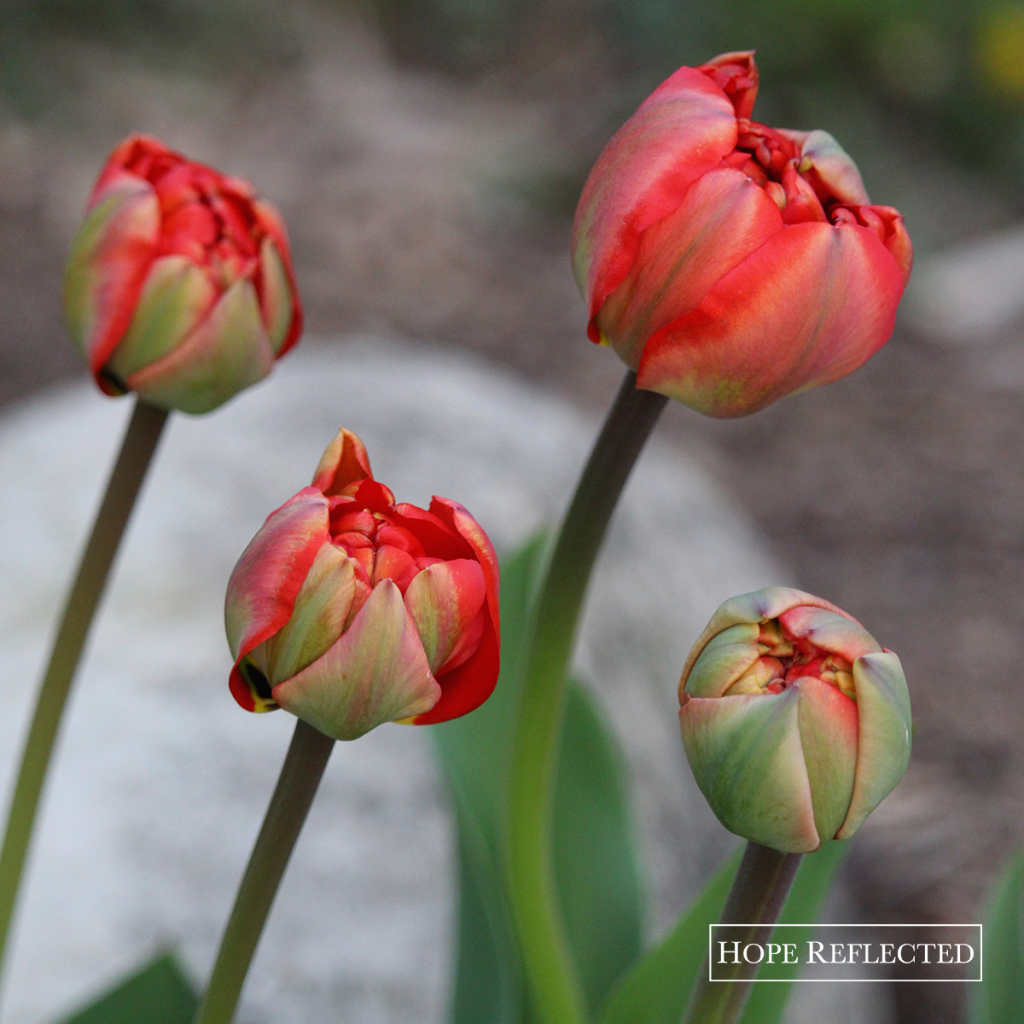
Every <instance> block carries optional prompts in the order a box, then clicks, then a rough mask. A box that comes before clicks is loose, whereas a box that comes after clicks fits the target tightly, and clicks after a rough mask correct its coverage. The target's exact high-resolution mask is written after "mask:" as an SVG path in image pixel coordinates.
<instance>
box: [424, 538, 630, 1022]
mask: <svg viewBox="0 0 1024 1024" xmlns="http://www.w3.org/2000/svg"><path fill="white" fill-rule="evenodd" d="M543 554H544V539H543V538H537V539H535V540H533V541H531V542H530V543H529V544H528V545H526V546H525V547H524V548H523V549H521V550H520V551H519V552H517V553H516V554H514V555H513V556H511V557H510V558H508V559H507V560H506V561H505V562H504V563H503V565H502V571H501V618H502V666H501V675H500V677H499V679H498V685H497V688H496V690H495V693H494V695H493V696H492V697H491V698H490V699H489V700H488V701H487V702H486V703H485V704H484V705H483V706H482V707H480V708H478V709H477V710H476V711H474V712H473V713H472V714H471V715H467V716H465V717H464V718H460V719H456V720H455V721H453V722H445V723H442V724H440V725H436V726H434V727H433V728H432V732H433V734H434V737H435V740H436V746H437V751H438V755H439V758H440V762H441V765H442V768H443V770H444V773H445V775H446V777H447V779H448V782H449V788H450V791H451V794H452V801H453V804H454V807H455V814H456V821H457V825H458V830H459V881H460V898H459V917H458V922H459V941H458V947H459V951H458V957H457V967H456V978H455V987H454V993H453V1005H452V1013H451V1020H452V1021H453V1024H522V1022H523V1021H524V1020H525V1019H526V1014H527V1010H526V1008H525V995H524V993H525V990H524V986H523V980H522V973H521V966H520V963H519V958H518V952H517V950H516V945H515V937H514V932H513V930H512V926H511V918H510V910H509V902H508V897H507V894H506V891H505V889H504V885H503V878H502V864H503V843H502V836H501V820H502V815H501V813H500V812H501V807H502V801H503V800H504V798H505V792H506V779H507V771H508V765H509V761H510V755H511V749H512V729H513V728H514V725H515V709H516V703H517V701H518V699H519V694H520V692H521V670H522V664H523V660H524V659H523V655H524V645H525V641H526V632H527V626H528V616H529V605H530V598H531V596H532V593H533V590H534V582H535V580H536V576H537V573H538V571H539V569H540V567H541V565H542V564H543ZM554 844H555V866H556V873H557V878H558V884H559V893H560V899H561V904H562V906H561V909H562V914H563V917H564V920H565V923H566V930H567V933H568V936H569V941H570V943H571V945H572V948H573V951H574V953H575V954H576V959H577V962H578V964H579V968H580V974H581V981H582V984H583V989H584V992H585V994H586V997H587V1001H588V1003H589V1004H590V1006H591V1008H592V1010H593V1011H594V1012H595V1013H596V1011H597V1009H598V1008H599V1007H600V1005H601V1004H602V1003H603V1002H604V1000H605V998H606V997H607V994H608V991H609V989H610V988H611V987H612V986H613V985H614V984H615V983H616V980H617V979H618V977H619V976H620V975H621V974H622V973H623V972H624V971H625V970H626V969H627V968H628V967H629V965H630V964H631V963H632V961H633V960H634V959H635V958H636V956H637V955H638V953H639V949H640V929H641V921H642V917H643V913H642V896H641V893H642V887H641V884H640V871H639V867H638V862H637V857H636V852H635V844H634V837H633V829H632V819H631V814H630V809H629V800H628V791H627V786H626V783H625V774H624V769H623V762H622V759H621V757H620V754H619V752H618V750H617V748H616V746H615V743H614V741H613V738H612V736H611V734H610V732H609V731H608V729H607V728H606V727H605V726H604V724H603V723H602V721H601V718H600V716H599V714H598V711H597V708H596V707H595V706H594V703H593V701H592V700H591V698H590V697H589V696H588V695H587V693H586V691H585V690H584V689H583V688H582V687H581V686H580V685H579V684H577V683H573V684H572V685H571V686H570V689H569V697H568V701H567V706H566V716H565V725H564V732H563V740H562V748H561V753H560V759H559V775H558V786H557V788H556V792H555V827H554Z"/></svg>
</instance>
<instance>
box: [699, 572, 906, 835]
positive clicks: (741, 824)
mask: <svg viewBox="0 0 1024 1024" xmlns="http://www.w3.org/2000/svg"><path fill="white" fill-rule="evenodd" d="M679 700H680V705H681V707H680V711H679V721H680V725H681V727H682V733H683V746H684V747H685V749H686V756H687V758H688V759H689V762H690V767H691V768H692V769H693V774H694V776H695V777H696V779H697V784H698V785H699V786H700V788H701V791H702V792H703V793H704V795H705V796H706V797H707V799H708V802H709V803H710V804H711V808H712V810H713V811H714V812H715V814H716V815H717V816H718V819H719V821H721V822H722V824H723V825H725V827H726V828H727V829H729V830H730V831H731V832H735V833H736V834H737V835H741V836H743V837H745V838H747V839H752V840H754V841H755V842H757V843H761V844H762V845H764V846H770V847H773V848H775V849H776V850H782V851H784V852H786V853H807V852H810V851H811V850H815V849H817V848H818V846H819V845H820V844H821V843H822V842H824V841H826V840H829V839H833V838H835V839H847V838H849V837H850V836H851V835H853V833H854V832H856V831H857V829H858V828H860V826H861V824H862V823H863V821H864V819H865V818H866V817H867V816H868V815H869V814H870V813H871V812H872V811H873V810H874V809H875V807H877V806H878V804H879V803H880V802H881V801H882V800H883V799H884V798H885V797H886V796H887V795H888V794H889V793H890V792H891V791H892V789H893V788H894V787H895V786H896V783H897V782H899V780H900V779H901V778H902V777H903V773H904V772H905V771H906V768H907V762H908V760H909V758H910V697H909V695H908V693H907V684H906V680H905V679H904V677H903V669H902V668H901V667H900V661H899V658H897V657H896V655H895V654H893V653H892V651H887V650H884V649H883V648H881V647H879V645H878V643H877V642H876V641H875V640H874V639H873V638H872V637H871V636H870V635H869V634H868V633H867V632H866V631H865V629H864V627H863V626H861V625H860V623H859V622H857V620H856V619H854V618H852V617H851V616H849V615H847V614H846V612H844V611H842V610H840V609H839V608H837V607H835V605H832V604H829V603H828V602H827V601H823V600H821V598H818V597H812V596H811V595H810V594H804V593H802V592H801V591H799V590H787V589H785V588H782V587H770V588H768V589H767V590H759V591H756V592H755V593H752V594H744V595H742V596H741V597H734V598H732V599H731V600H729V601H726V602H725V604H723V605H722V606H721V607H720V608H719V609H718V611H717V612H715V614H714V616H713V617H712V619H711V622H710V624H709V625H708V627H707V629H705V630H704V633H703V634H702V635H701V637H700V639H698V640H697V642H696V643H695V644H694V646H693V649H692V650H691V651H690V656H689V658H688V659H687V661H686V666H685V667H684V669H683V676H682V679H681V680H680V683H679Z"/></svg>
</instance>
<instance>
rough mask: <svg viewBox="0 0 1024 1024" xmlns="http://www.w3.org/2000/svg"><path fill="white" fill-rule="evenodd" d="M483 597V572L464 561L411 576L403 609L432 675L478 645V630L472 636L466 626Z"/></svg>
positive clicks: (443, 564) (442, 565) (482, 601)
mask: <svg viewBox="0 0 1024 1024" xmlns="http://www.w3.org/2000/svg"><path fill="white" fill-rule="evenodd" d="M486 597H487V590H486V585H485V583H484V574H483V570H482V569H481V568H480V565H479V563H477V562H472V561H470V560H469V559H468V558H460V559H456V560H455V561H452V562H438V563H436V564H435V565H432V566H430V567H429V568H427V569H424V570H422V571H421V572H419V573H417V575H416V576H415V577H413V580H412V582H411V583H410V584H409V587H408V589H407V590H406V592H405V606H406V608H407V609H408V610H409V615H410V616H411V618H412V621H413V622H414V623H415V624H416V630H417V632H418V633H419V636H420V640H421V641H422V643H423V649H424V651H425V652H426V655H427V662H428V664H429V665H430V671H431V672H433V673H434V674H435V675H437V674H438V672H439V671H440V670H441V669H442V668H443V667H447V666H449V664H451V663H453V662H454V661H455V659H456V658H457V657H458V655H459V653H460V651H462V650H465V649H466V646H467V644H469V643H470V642H472V643H473V644H474V645H475V644H477V643H479V640H480V633H479V631H478V632H477V633H476V635H475V636H474V635H473V633H472V632H471V629H470V627H471V626H472V625H473V623H474V622H475V620H476V619H477V616H478V615H479V613H480V609H481V608H482V607H483V606H484V601H485V599H486ZM451 667H452V668H454V667H455V664H451Z"/></svg>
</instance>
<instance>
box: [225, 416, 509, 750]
mask: <svg viewBox="0 0 1024 1024" xmlns="http://www.w3.org/2000/svg"><path fill="white" fill-rule="evenodd" d="M225 621H226V625H227V634H228V643H229V644H230V646H231V653H232V655H233V656H234V658H235V665H234V668H233V669H232V672H231V680H230V682H231V692H232V693H233V694H234V696H235V699H236V700H237V701H238V703H239V704H241V706H242V707H243V708H245V709H246V710H248V711H272V710H274V709H275V708H277V707H282V708H284V709H285V710H287V711H290V712H292V714H294V715H297V716H298V717H299V718H302V719H305V720H306V721H307V722H309V723H310V724H311V725H313V726H315V727H316V728H317V729H319V730H320V731H321V732H323V733H325V734H326V735H328V736H333V737H334V738H335V739H340V740H351V739H356V738H357V737H358V736H362V735H363V733H365V732H368V731H369V730H370V729H373V728H375V727H376V726H378V725H381V724H382V723H384V722H389V721H406V722H412V723H415V724H417V725H425V724H428V723H431V722H443V721H446V720H448V719H450V718H457V717H458V716H459V715H464V714H465V713H466V712H468V711H472V710H473V709H474V708H475V707H477V706H478V705H480V704H482V703H483V702H484V701H485V700H486V699H487V698H488V697H489V696H490V695H491V692H492V691H493V689H494V684H495V682H496V681H497V678H498V652H499V644H500V639H499V638H500V631H499V622H498V562H497V558H496V557H495V554H494V548H493V547H492V546H491V542H490V541H489V540H488V538H487V535H486V534H485V533H484V531H483V530H482V529H481V528H480V526H479V524H478V523H477V522H476V520H475V519H473V517H472V516H471V515H470V514H469V513H468V512H467V511H466V510H465V509H464V508H463V507H462V506H461V505H459V504H458V503H457V502H454V501H449V500H448V499H447V498H437V497H435V498H434V499H433V501H432V502H431V504H430V510H429V511H427V510H425V509H421V508H417V507H416V506H414V505H406V504H399V505H396V504H395V498H394V495H393V494H392V493H391V491H389V490H388V489H387V488H386V487H385V486H384V485H383V484H381V483H379V482H378V481H376V480H374V479H373V474H372V473H371V471H370V463H369V459H368V458H367V455H366V449H365V448H364V447H363V444H362V442H361V441H360V440H359V438H358V437H356V435H355V434H352V433H350V432H349V431H347V430H341V431H340V432H339V433H338V436H337V437H336V438H335V439H334V441H332V442H331V444H330V446H329V447H328V448H327V450H326V451H325V452H324V455H323V458H322V459H321V460H320V465H319V466H318V467H317V471H316V475H315V476H314V478H313V485H312V486H311V487H306V488H304V489H303V490H301V491H299V493H298V494H296V495H295V497H294V498H292V499H291V500H290V501H287V502H285V504H284V505H282V506H281V508H279V509H278V510H277V511H276V512H273V513H271V515H270V516H269V518H268V519H267V521H266V522H265V523H264V524H263V527H262V528H261V529H260V531H259V533H257V534H256V536H255V537H254V538H253V540H252V542H251V543H250V544H249V546H248V547H247V548H246V549H245V551H244V552H243V554H242V557H241V558H240V559H239V561H238V565H236V566H235V569H234V572H233V573H232V574H231V580H230V581H229V583H228V591H227V600H226V604H225Z"/></svg>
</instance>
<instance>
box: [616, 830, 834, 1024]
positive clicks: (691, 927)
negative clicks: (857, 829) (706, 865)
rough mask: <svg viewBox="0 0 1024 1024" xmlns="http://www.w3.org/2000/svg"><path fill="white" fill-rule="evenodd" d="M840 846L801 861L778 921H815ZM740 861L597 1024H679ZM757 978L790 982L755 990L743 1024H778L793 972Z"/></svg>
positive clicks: (711, 886) (710, 887)
mask: <svg viewBox="0 0 1024 1024" xmlns="http://www.w3.org/2000/svg"><path fill="white" fill-rule="evenodd" d="M844 847H845V844H844V843H827V844H825V845H824V846H823V847H822V848H821V849H820V850H819V851H818V852H817V853H810V854H807V855H806V856H805V857H804V859H803V861H802V862H801V864H800V868H799V870H798V872H797V876H796V879H795V880H794V882H793V888H792V889H791V890H790V893H789V897H788V899H787V900H786V905H785V906H784V907H783V909H782V914H781V916H780V917H779V921H780V922H783V923H786V924H803V923H808V924H810V923H812V922H814V921H816V920H817V918H818V915H819V914H820V913H821V908H822V906H823V905H824V902H825V898H826V897H827V895H828V892H829V888H830V887H831V884H832V879H833V878H834V876H835V873H836V869H837V868H838V866H839V862H840V860H841V859H842V856H843V853H844ZM739 861H740V853H739V852H737V853H736V854H734V855H733V856H732V857H731V858H730V859H729V861H728V862H727V863H726V864H725V865H724V866H723V867H722V868H721V869H720V870H719V871H718V873H717V874H716V875H715V876H714V877H713V878H712V879H711V881H710V882H708V884H707V885H706V886H705V887H704V890H703V891H702V892H701V893H700V894H699V895H698V897H697V899H696V901H695V902H694V904H693V906H692V907H690V909H689V910H688V911H687V912H686V913H685V914H684V915H683V916H682V917H681V918H680V920H679V923H678V924H677V925H676V926H675V928H674V929H673V930H672V931H671V932H669V934H668V935H667V936H666V937H665V938H664V939H663V940H662V941H661V942H660V943H659V944H658V945H656V946H654V947H653V948H652V949H650V950H648V951H647V952H646V953H645V954H644V956H643V958H642V959H641V960H640V961H639V962H638V963H637V964H636V966H635V967H634V968H633V969H632V970H631V971H630V973H629V974H628V975H627V976H626V978H625V979H624V980H623V982H622V984H621V985H620V986H619V987H618V989H617V990H616V992H615V994H614V995H613V996H612V998H611V1000H610V1001H609V1003H608V1006H607V1008H606V1009H605V1012H604V1014H602V1016H601V1018H600V1021H601V1024H679V1021H680V1020H681V1019H682V1016H683V1013H684V1012H685V1010H686V1005H687V1003H688V1002H689V999H690V991H691V989H692V988H693V985H694V982H695V981H696V980H697V977H698V975H699V973H700V971H701V970H702V969H703V968H704V964H705V961H706V957H707V954H708V926H709V925H711V924H714V923H715V922H717V921H718V919H719V917H720V915H721V913H722V909H723V907H724V906H725V901H726V898H727V896H728V894H729V889H730V887H731V886H732V881H733V878H734V877H735V875H736V868H737V866H738V865H739ZM786 931H787V932H788V931H791V929H786ZM787 941H789V939H788V937H787ZM769 971H770V972H771V973H769ZM760 976H761V977H765V978H768V977H771V978H780V979H787V980H789V981H790V983H789V984H781V983H775V984H770V985H754V987H753V989H752V992H751V997H750V1001H749V1002H748V1003H747V1006H746V1009H745V1011H744V1014H743V1017H742V1018H741V1021H742V1024H775V1022H777V1021H779V1020H781V1018H782V1013H783V1010H784V1009H785V1006H786V999H787V997H788V996H789V992H790V989H791V987H792V978H794V977H795V970H794V968H793V967H784V966H782V965H780V964H776V965H773V966H772V967H771V968H767V967H766V968H765V970H764V971H763V972H762V974H761V975H760Z"/></svg>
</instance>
